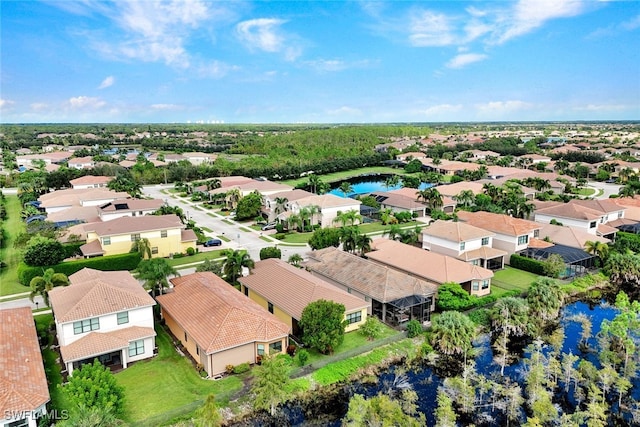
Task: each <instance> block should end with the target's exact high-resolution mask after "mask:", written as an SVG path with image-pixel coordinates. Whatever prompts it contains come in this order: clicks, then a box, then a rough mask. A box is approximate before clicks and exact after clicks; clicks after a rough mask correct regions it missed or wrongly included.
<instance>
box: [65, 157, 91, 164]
mask: <svg viewBox="0 0 640 427" xmlns="http://www.w3.org/2000/svg"><path fill="white" fill-rule="evenodd" d="M68 163H69V164H70V165H74V164H76V163H77V164H84V163H93V158H92V157H91V156H85V157H74V158H73V159H69V162H68Z"/></svg>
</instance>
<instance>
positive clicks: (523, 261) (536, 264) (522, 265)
mask: <svg viewBox="0 0 640 427" xmlns="http://www.w3.org/2000/svg"><path fill="white" fill-rule="evenodd" d="M509 264H510V265H511V267H513V268H517V269H520V270H524V271H528V272H530V273H534V274H537V275H539V276H544V275H545V274H544V263H543V262H541V261H538V260H535V259H532V258H527V257H523V256H520V255H517V254H513V255H511V258H510V260H509Z"/></svg>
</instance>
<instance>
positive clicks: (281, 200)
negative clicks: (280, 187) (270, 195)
mask: <svg viewBox="0 0 640 427" xmlns="http://www.w3.org/2000/svg"><path fill="white" fill-rule="evenodd" d="M288 201H289V199H287V198H286V197H276V199H275V203H276V206H275V207H274V208H273V212H274V213H275V214H276V215H278V214H281V213H282V212H284V211H285V207H286V205H287V202H288Z"/></svg>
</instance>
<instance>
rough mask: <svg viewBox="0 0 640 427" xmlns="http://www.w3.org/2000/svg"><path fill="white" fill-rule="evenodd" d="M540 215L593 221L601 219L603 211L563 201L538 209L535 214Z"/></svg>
mask: <svg viewBox="0 0 640 427" xmlns="http://www.w3.org/2000/svg"><path fill="white" fill-rule="evenodd" d="M539 215H547V216H553V217H558V218H570V219H578V220H584V221H592V220H597V219H600V217H601V216H602V215H603V213H602V212H600V211H597V210H594V209H590V208H587V207H585V206H579V205H577V204H575V203H562V204H560V205H556V206H550V207H548V208H543V209H537V210H536V211H535V216H539Z"/></svg>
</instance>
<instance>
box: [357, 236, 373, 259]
mask: <svg viewBox="0 0 640 427" xmlns="http://www.w3.org/2000/svg"><path fill="white" fill-rule="evenodd" d="M371 242H372V239H371V237H369V236H367V235H366V234H364V233H358V234H357V235H356V242H355V243H356V249H357V250H358V251H359V252H360V256H364V254H366V253H367V252H370V251H371Z"/></svg>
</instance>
